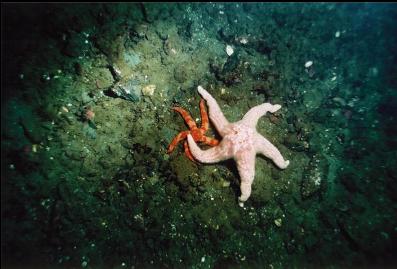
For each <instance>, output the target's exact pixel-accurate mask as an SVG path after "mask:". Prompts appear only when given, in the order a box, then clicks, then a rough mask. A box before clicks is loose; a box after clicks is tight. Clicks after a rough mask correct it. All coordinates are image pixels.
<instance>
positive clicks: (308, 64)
mask: <svg viewBox="0 0 397 269" xmlns="http://www.w3.org/2000/svg"><path fill="white" fill-rule="evenodd" d="M312 65H313V61H307V62H306V63H305V67H306V68H309V67H310V66H312Z"/></svg>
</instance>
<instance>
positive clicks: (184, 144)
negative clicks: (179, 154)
mask: <svg viewBox="0 0 397 269" xmlns="http://www.w3.org/2000/svg"><path fill="white" fill-rule="evenodd" d="M183 147H184V148H185V154H186V156H187V157H188V158H189V159H190V160H191V161H192V162H196V160H195V159H194V158H193V155H192V153H191V152H190V150H189V146H188V144H187V141H186V140H185V142H184V143H183Z"/></svg>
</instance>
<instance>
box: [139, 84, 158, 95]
mask: <svg viewBox="0 0 397 269" xmlns="http://www.w3.org/2000/svg"><path fill="white" fill-rule="evenodd" d="M155 89H156V85H154V84H149V85H147V86H145V87H143V88H142V94H143V95H145V96H152V95H153V94H154V90H155Z"/></svg>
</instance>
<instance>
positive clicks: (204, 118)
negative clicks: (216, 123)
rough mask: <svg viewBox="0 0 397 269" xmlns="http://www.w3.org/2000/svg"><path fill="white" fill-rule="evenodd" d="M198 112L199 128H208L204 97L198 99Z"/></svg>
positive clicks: (204, 129) (205, 129)
mask: <svg viewBox="0 0 397 269" xmlns="http://www.w3.org/2000/svg"><path fill="white" fill-rule="evenodd" d="M200 114H201V128H200V129H202V130H203V131H204V132H206V131H207V130H208V127H209V123H208V114H207V111H206V110H205V101H204V99H201V100H200Z"/></svg>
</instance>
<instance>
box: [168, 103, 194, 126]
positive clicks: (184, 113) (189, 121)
mask: <svg viewBox="0 0 397 269" xmlns="http://www.w3.org/2000/svg"><path fill="white" fill-rule="evenodd" d="M172 109H173V110H175V111H176V112H178V113H179V114H181V116H182V118H183V119H184V121H185V122H186V124H187V126H189V129H193V128H197V125H196V122H195V121H194V120H193V119H192V117H191V116H190V114H189V112H187V111H186V110H184V109H183V108H181V107H173V108H172Z"/></svg>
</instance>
